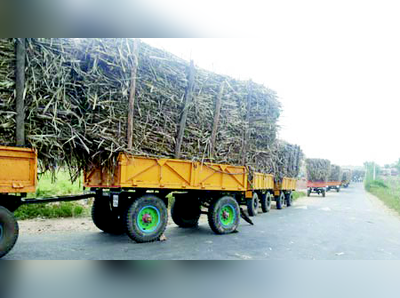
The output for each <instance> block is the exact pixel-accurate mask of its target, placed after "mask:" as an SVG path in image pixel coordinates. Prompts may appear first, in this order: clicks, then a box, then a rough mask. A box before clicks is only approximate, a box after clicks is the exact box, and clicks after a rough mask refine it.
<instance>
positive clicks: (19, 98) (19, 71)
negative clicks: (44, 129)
mask: <svg viewBox="0 0 400 298" xmlns="http://www.w3.org/2000/svg"><path fill="white" fill-rule="evenodd" d="M15 52H16V60H17V63H16V71H15V76H16V81H15V83H16V86H15V91H16V92H15V93H16V98H15V102H16V112H17V116H16V119H15V121H16V130H17V131H16V141H17V146H25V102H24V101H25V95H24V93H25V56H26V47H25V38H17V42H16V46H15Z"/></svg>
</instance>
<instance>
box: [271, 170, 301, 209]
mask: <svg viewBox="0 0 400 298" xmlns="http://www.w3.org/2000/svg"><path fill="white" fill-rule="evenodd" d="M296 185H297V179H296V178H288V177H283V178H282V180H281V181H277V182H276V183H275V186H274V196H275V201H276V208H277V209H282V208H283V206H284V205H286V206H287V207H290V206H291V205H292V201H293V191H295V190H296Z"/></svg>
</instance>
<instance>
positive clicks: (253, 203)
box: [246, 192, 260, 216]
mask: <svg viewBox="0 0 400 298" xmlns="http://www.w3.org/2000/svg"><path fill="white" fill-rule="evenodd" d="M246 204H247V212H249V216H257V214H258V208H259V207H260V201H259V199H258V194H257V193H256V192H255V193H253V197H252V198H251V199H247V202H246Z"/></svg>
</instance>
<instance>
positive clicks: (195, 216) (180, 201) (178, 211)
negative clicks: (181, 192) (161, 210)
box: [171, 198, 201, 228]
mask: <svg viewBox="0 0 400 298" xmlns="http://www.w3.org/2000/svg"><path fill="white" fill-rule="evenodd" d="M200 215H201V205H200V202H199V201H198V200H193V199H191V198H175V201H174V203H173V204H172V206H171V217H172V220H173V222H174V223H175V224H176V225H177V226H179V227H181V228H194V227H197V226H198V225H199V219H200Z"/></svg>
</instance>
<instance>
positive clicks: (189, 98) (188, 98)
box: [175, 60, 195, 158]
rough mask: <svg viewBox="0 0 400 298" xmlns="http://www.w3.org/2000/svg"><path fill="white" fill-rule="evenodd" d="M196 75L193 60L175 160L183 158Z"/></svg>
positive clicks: (180, 122) (177, 139)
mask: <svg viewBox="0 0 400 298" xmlns="http://www.w3.org/2000/svg"><path fill="white" fill-rule="evenodd" d="M194 75H195V68H194V63H193V60H191V61H190V67H189V73H188V85H187V87H186V90H185V97H184V103H183V108H182V113H181V119H180V121H179V131H178V136H177V138H176V147H175V158H180V157H181V147H182V141H183V134H184V132H185V127H186V119H187V115H188V112H189V106H190V104H191V103H192V98H193V88H194Z"/></svg>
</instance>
